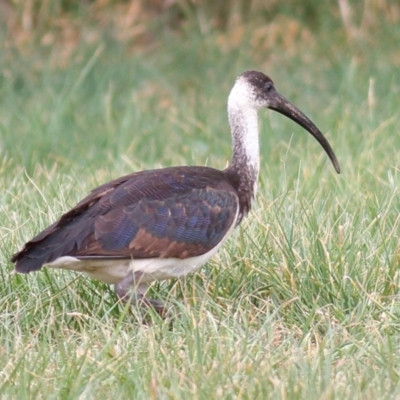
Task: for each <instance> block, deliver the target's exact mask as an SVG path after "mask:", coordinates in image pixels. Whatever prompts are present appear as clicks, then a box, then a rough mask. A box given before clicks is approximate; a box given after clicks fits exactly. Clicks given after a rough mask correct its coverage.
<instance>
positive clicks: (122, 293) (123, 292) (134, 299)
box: [114, 272, 167, 317]
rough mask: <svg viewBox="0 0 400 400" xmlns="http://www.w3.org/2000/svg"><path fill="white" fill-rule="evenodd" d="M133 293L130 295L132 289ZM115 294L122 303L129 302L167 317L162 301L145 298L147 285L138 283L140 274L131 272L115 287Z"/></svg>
mask: <svg viewBox="0 0 400 400" xmlns="http://www.w3.org/2000/svg"><path fill="white" fill-rule="evenodd" d="M134 287H135V291H134V292H133V293H132V288H134ZM114 290H115V294H116V295H117V297H118V299H120V300H121V301H123V302H124V303H127V302H130V303H131V304H134V305H137V304H138V305H140V306H143V307H152V308H153V309H154V310H155V311H156V312H157V313H158V314H159V315H160V316H161V317H165V316H166V315H167V309H166V307H165V305H164V303H163V302H162V301H158V300H153V299H149V298H147V297H146V291H147V284H144V283H142V284H141V283H140V274H137V273H134V272H131V273H129V274H128V275H127V276H126V277H125V278H124V279H122V281H119V282H118V283H117V284H116V285H115V289H114Z"/></svg>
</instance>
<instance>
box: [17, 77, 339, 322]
mask: <svg viewBox="0 0 400 400" xmlns="http://www.w3.org/2000/svg"><path fill="white" fill-rule="evenodd" d="M263 108H266V109H270V110H274V111H276V112H278V113H280V114H283V115H284V116H286V117H288V118H289V119H291V120H293V121H294V122H296V123H297V124H299V125H300V126H301V127H303V128H304V129H305V130H306V131H308V132H309V133H310V134H311V135H312V136H313V137H314V138H315V139H316V140H317V141H318V142H319V143H320V145H321V146H322V148H323V149H324V150H325V152H326V154H327V155H328V157H329V158H330V160H331V162H332V164H333V167H334V168H335V170H336V172H337V173H338V174H339V173H340V166H339V162H338V160H337V158H336V155H335V153H334V152H333V150H332V147H331V146H330V144H329V142H328V141H327V139H326V138H325V136H324V135H323V134H322V132H321V131H320V130H319V129H318V128H317V127H316V125H315V124H314V123H313V122H312V121H311V120H310V119H309V118H308V117H307V116H306V115H305V114H304V113H303V112H302V111H300V110H299V109H298V108H297V107H295V106H294V105H293V104H292V103H290V102H289V101H288V100H287V99H286V98H285V97H283V96H282V95H281V94H279V92H278V91H277V90H276V89H275V85H274V83H273V81H272V79H271V78H270V77H269V76H267V75H265V74H264V73H262V72H258V71H253V70H250V71H246V72H244V73H242V74H241V75H239V76H238V77H237V79H236V81H235V83H234V86H233V87H232V89H231V92H230V94H229V96H228V107H227V109H228V120H229V125H230V130H231V137H232V158H231V161H230V163H229V164H228V167H227V168H226V169H224V170H218V169H214V168H211V167H205V166H175V167H168V168H161V169H152V170H145V171H141V172H135V173H132V174H129V175H126V176H123V177H120V178H117V179H115V180H112V181H110V182H108V183H105V184H103V185H101V186H99V187H97V188H95V189H93V190H92V191H91V192H90V194H89V195H88V196H87V197H85V198H84V199H83V200H81V201H80V202H79V203H78V204H77V205H76V206H75V207H73V208H72V209H71V210H69V211H68V212H66V213H65V214H63V215H62V216H61V217H60V218H59V219H58V220H57V221H56V222H54V223H53V224H52V225H50V226H49V227H47V228H46V229H44V230H43V231H42V232H40V233H39V234H38V235H37V236H35V237H34V238H33V239H31V240H30V241H28V242H27V243H26V244H25V245H24V246H23V248H22V249H21V250H20V251H19V252H17V253H15V254H14V255H13V256H12V258H11V261H12V262H13V263H15V271H16V272H18V273H25V274H26V273H29V272H32V271H38V270H40V269H41V268H42V267H43V266H46V267H50V268H55V269H66V270H72V271H76V272H82V273H86V274H87V275H89V276H90V277H91V278H94V279H97V280H100V281H103V282H105V283H107V284H111V285H114V291H115V294H116V296H117V299H119V300H120V301H122V302H123V303H127V302H129V303H131V304H139V305H140V306H142V307H147V308H152V309H153V310H155V311H156V312H157V313H159V314H160V315H165V313H166V312H167V309H168V308H167V306H166V305H165V304H164V303H163V302H162V301H159V300H155V299H151V298H149V297H148V296H147V291H148V286H149V284H150V283H151V282H153V281H159V280H167V279H173V278H179V277H182V276H184V275H187V274H189V273H191V272H193V271H195V270H197V269H198V268H199V267H200V266H202V265H203V264H205V263H206V262H207V261H208V260H209V259H210V258H211V257H212V256H213V255H214V254H215V253H216V252H217V251H218V250H219V249H220V248H221V246H222V244H223V243H224V242H225V241H226V239H227V238H228V237H229V235H230V234H231V233H232V231H233V229H234V228H235V227H237V226H238V225H239V224H240V223H241V221H242V220H243V218H244V217H246V215H247V214H248V213H249V211H250V209H251V207H252V205H253V202H254V198H255V195H256V191H257V180H258V176H259V170H260V156H259V129H258V111H259V110H260V109H263Z"/></svg>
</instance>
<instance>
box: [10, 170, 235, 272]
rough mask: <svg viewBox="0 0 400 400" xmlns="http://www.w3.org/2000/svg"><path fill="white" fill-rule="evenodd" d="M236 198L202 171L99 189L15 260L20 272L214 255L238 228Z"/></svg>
mask: <svg viewBox="0 0 400 400" xmlns="http://www.w3.org/2000/svg"><path fill="white" fill-rule="evenodd" d="M238 208H239V204H238V197H237V194H236V191H235V189H234V188H233V186H232V185H231V183H230V182H229V180H227V177H226V175H225V173H224V172H222V171H218V170H214V169H212V168H206V167H175V168H166V169H162V170H152V171H143V172H139V173H136V174H132V175H128V176H126V177H123V178H119V179H117V180H115V181H111V182H109V183H107V184H105V185H102V186H99V187H98V188H97V189H95V190H94V191H92V193H91V194H90V195H89V196H87V197H86V198H85V199H83V200H82V201H81V202H80V203H78V204H77V205H76V206H75V207H74V208H73V209H71V210H70V211H69V212H67V213H66V214H64V215H63V216H62V217H61V218H60V220H59V221H57V222H56V223H54V224H53V225H51V226H49V227H48V228H47V229H45V230H44V231H42V232H41V233H39V235H37V236H36V237H35V238H33V239H32V240H31V241H29V242H27V243H26V244H25V246H24V248H23V249H22V250H21V251H20V252H19V253H16V254H14V256H13V257H12V261H13V262H15V263H16V270H17V271H18V272H25V273H27V272H30V271H35V270H39V269H40V268H41V266H42V265H43V264H46V263H50V262H52V261H54V260H55V259H57V258H58V257H61V256H73V257H77V258H99V257H100V258H108V257H110V258H120V257H122V258H136V259H139V258H155V257H161V258H171V257H176V258H187V257H192V256H198V255H201V254H204V253H206V252H208V251H209V250H211V249H212V248H213V247H215V246H216V245H217V244H218V243H219V242H220V241H221V240H222V239H223V237H224V236H225V235H226V233H227V232H228V231H229V228H230V227H231V226H232V225H233V224H234V223H235V222H236V219H237V214H238Z"/></svg>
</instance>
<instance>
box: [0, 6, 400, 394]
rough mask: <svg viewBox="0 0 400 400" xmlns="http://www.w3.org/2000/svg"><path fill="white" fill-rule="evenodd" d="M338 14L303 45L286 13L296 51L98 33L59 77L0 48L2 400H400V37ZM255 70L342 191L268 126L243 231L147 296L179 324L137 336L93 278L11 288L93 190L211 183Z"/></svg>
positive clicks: (303, 147) (25, 282)
mask: <svg viewBox="0 0 400 400" xmlns="http://www.w3.org/2000/svg"><path fill="white" fill-rule="evenodd" d="M381 3H382V2H381ZM381 3H379V4H381ZM383 3H384V2H383ZM179 4H180V5H181V6H182V7H184V6H187V5H188V4H189V2H184V1H182V2H180V3H179ZM371 4H375V3H373V2H372V3H371ZM376 4H378V2H377V3H376ZM366 7H367V6H366ZM336 11H337V14H335V13H333V14H332V15H330V14H329V15H326V16H325V17H322V16H321V13H319V14H318V15H319V18H317V19H316V22H315V25H314V26H311V28H310V27H309V26H308V25H307V19H306V18H305V17H304V18H305V19H304V21H306V22H304V23H303V22H302V21H303V19H300V20H297V19H296V18H293V15H291V14H290V13H289V11H287V13H286V14H285V13H284V12H281V13H280V14H279V15H277V17H276V21H285V24H286V25H285V26H287V27H289V28H290V30H289V31H290V32H289V33H286V35H285V34H284V30H283V29H282V28H281V27H280V25H279V23H277V22H276V23H275V22H273V21H272V22H271V23H270V24H269V25H267V26H263V25H257V24H254V27H252V29H251V30H250V29H244V30H243V32H242V33H240V32H241V31H240V29H239V28H240V26H239V27H238V29H239V31H240V32H239V33H240V34H238V35H239V39H237V42H236V41H235V40H233V38H236V37H237V36H236V31H232V30H229V29H227V30H217V29H214V28H212V27H208V28H207V29H206V34H204V32H203V31H202V29H200V28H199V29H193V31H190V30H189V29H187V26H186V27H185V26H184V27H183V29H182V31H181V32H180V33H177V32H173V31H172V32H171V31H168V32H167V33H164V34H163V35H159V33H157V29H158V28H155V33H154V35H155V38H156V40H155V43H156V44H153V45H152V46H150V47H149V48H142V47H140V48H139V50H137V48H136V47H135V46H132V43H127V42H123V41H117V40H115V39H114V38H113V37H112V35H111V36H108V34H107V32H105V33H104V35H100V36H99V37H98V39H97V41H95V42H93V43H88V42H86V43H85V42H84V41H83V42H82V43H81V44H79V45H77V46H76V48H74V50H73V52H72V53H71V55H70V57H69V58H68V62H67V63H66V64H65V65H64V63H63V66H60V65H58V64H57V63H56V65H55V64H54V60H55V59H57V57H58V56H59V51H60V50H59V49H57V47H54V46H50V47H46V46H45V45H42V44H38V43H36V44H34V45H33V47H29V48H28V49H26V48H20V47H14V46H12V45H7V46H4V49H3V52H2V54H3V56H2V57H1V58H0V72H1V74H0V104H1V107H0V153H1V161H0V187H1V188H2V190H1V194H0V235H1V243H2V246H1V251H0V279H1V284H0V310H1V311H0V398H32V399H34V398H49V399H50V398H57V399H58V398H62V399H64V398H65V399H67V398H68V399H69V398H96V399H97V398H100V399H101V398H111V397H112V398H135V399H141V398H143V399H147V398H154V399H156V398H157V399H164V398H173V399H175V398H176V399H177V398H198V399H203V398H217V397H220V398H224V399H225V398H226V399H230V398H244V399H258V398H259V399H265V398H274V399H275V398H282V399H333V398H338V399H342V398H352V399H357V398H358V399H374V398H393V399H394V398H398V397H399V395H400V382H399V374H400V358H399V352H400V323H399V318H400V307H399V302H398V300H399V294H400V290H399V288H400V276H399V272H398V271H399V266H400V240H399V232H400V196H399V187H400V186H399V183H400V172H399V161H398V160H399V159H400V157H399V149H400V136H399V134H398V132H399V130H400V122H399V112H398V109H399V92H400V80H399V79H400V78H399V74H398V67H399V64H400V52H399V50H398V40H399V37H400V29H399V28H398V24H397V25H396V24H394V23H391V21H390V20H385V21H386V25H385V26H383V27H382V29H381V30H379V31H373V32H374V33H373V34H372V31H371V33H369V31H368V29H367V28H370V27H371V26H374V25H373V22H374V21H373V20H372V21H371V20H367V22H368V21H369V23H370V24H372V25H370V26H367V27H366V28H365V27H364V28H363V29H361V28H360V32H359V33H360V35H358V36H356V37H350V36H349V33H348V31H346V29H344V28H343V27H342V26H341V23H340V18H339V17H337V15H339V11H338V10H336ZM364 11H365V10H364ZM367 11H368V10H367ZM378 11H379V10H378ZM190 12H193V10H192V9H191V8H190ZM365 15H367V13H366V14H365ZM378 16H379V17H380V18H382V19H383V18H384V16H383V15H381V14H379V15H378ZM378 16H377V18H378ZM193 18H195V19H196V18H197V17H196V15H195V16H194V17H193ZM189 22H190V20H189ZM358 23H359V21H355V22H354V24H358ZM364 25H365V23H364ZM189 26H190V24H189ZM193 26H196V23H193ZM356 26H358V25H356ZM328 27H329V30H327V29H326V28H328ZM360 27H361V22H360ZM231 29H233V28H231ZM265 29H267V31H265ZM271 36H273V37H274V38H276V39H277V40H276V41H275V42H273V43H270V41H269V40H270V37H271ZM280 39H282V40H280ZM283 39H284V40H283ZM250 68H255V69H259V70H263V71H265V72H267V73H268V74H270V75H271V76H272V77H273V78H274V80H275V83H276V86H277V88H278V90H279V91H280V92H281V93H283V94H284V95H285V96H286V97H287V98H289V99H290V100H292V101H293V102H294V103H295V104H296V105H298V106H299V107H300V108H301V109H302V110H303V111H304V112H305V113H306V114H308V115H309V116H310V117H311V118H312V119H313V120H314V122H315V123H316V124H317V125H318V126H319V127H320V128H321V129H322V131H323V132H325V133H326V136H327V137H328V139H329V141H330V142H331V144H332V147H333V148H334V150H335V152H336V154H337V156H338V158H339V161H340V163H341V166H342V174H341V175H340V176H336V174H335V172H334V170H333V168H332V166H331V165H330V164H329V161H328V160H327V157H326V156H325V154H324V153H323V150H322V149H321V148H320V147H319V146H318V144H317V143H315V141H314V140H313V139H312V138H311V137H310V136H309V135H307V134H306V133H305V132H304V131H303V130H302V129H301V128H298V127H296V126H295V125H294V124H293V123H292V122H290V121H288V120H286V119H285V118H284V117H282V116H280V115H277V114H274V113H270V112H265V111H262V112H261V113H260V123H261V124H260V125H261V135H260V140H261V157H262V161H261V176H260V185H259V186H260V187H259V194H258V197H257V204H256V205H255V207H254V210H253V212H252V213H251V215H250V216H249V217H248V219H247V220H246V221H245V222H244V223H243V224H242V226H241V227H240V228H239V229H237V230H236V231H235V233H234V235H233V237H232V238H231V239H230V240H229V241H228V243H226V245H225V246H224V247H223V249H222V250H221V251H220V252H219V253H218V255H217V256H215V257H214V258H213V259H212V260H211V261H210V262H209V263H208V264H207V265H206V266H205V267H203V268H202V269H201V270H200V271H199V272H197V273H196V274H193V275H191V276H188V277H186V278H184V279H181V280H178V281H171V282H161V283H157V284H155V285H154V286H153V287H152V289H151V290H152V292H153V296H154V297H156V298H159V299H162V300H167V301H168V302H169V303H170V304H171V307H173V308H174V309H175V310H176V311H177V313H179V318H176V320H175V321H174V323H173V325H172V326H171V325H170V324H166V323H165V322H164V321H162V320H160V319H159V318H158V317H157V316H156V315H149V316H148V318H149V320H150V324H149V325H143V324H141V323H140V322H141V320H142V317H143V316H142V314H141V313H140V310H136V309H134V308H128V307H123V306H122V305H120V304H117V303H116V300H115V297H114V295H113V293H112V290H111V288H109V287H108V286H107V285H104V284H102V283H99V282H96V281H92V280H90V279H89V278H87V277H80V276H77V275H75V274H73V273H68V272H65V271H50V270H48V271H47V270H44V271H42V272H40V273H36V274H31V275H29V276H21V275H15V274H13V273H12V269H13V267H12V265H11V263H10V261H9V260H10V257H11V255H12V253H13V252H15V251H16V250H17V249H19V248H20V246H21V245H22V244H23V243H24V242H25V241H26V240H28V239H30V238H31V237H32V236H33V235H34V234H36V233H37V232H39V231H40V230H41V229H43V228H45V227H46V226H47V225H48V224H49V223H51V222H52V221H54V220H55V219H56V218H57V217H59V216H60V215H61V214H62V213H63V212H65V211H66V210H68V209H69V208H70V207H72V206H73V205H74V204H75V203H76V202H77V201H78V200H79V199H81V198H82V197H83V196H84V195H85V194H86V193H87V192H88V191H89V190H90V189H91V188H93V187H95V186H96V185H98V184H100V183H102V182H105V181H107V180H109V179H111V178H114V177H117V176H120V175H123V174H126V173H129V172H132V171H136V170H140V169H144V168H154V167H160V166H169V165H178V164H198V165H204V164H207V165H212V166H215V167H218V168H223V167H224V166H225V165H226V163H227V161H228V160H229V157H230V141H229V132H228V126H227V118H226V111H225V108H226V106H225V104H226V98H227V95H228V93H229V90H230V87H231V86H232V84H233V81H234V78H235V76H236V75H238V74H239V73H240V72H242V71H244V70H246V69H250Z"/></svg>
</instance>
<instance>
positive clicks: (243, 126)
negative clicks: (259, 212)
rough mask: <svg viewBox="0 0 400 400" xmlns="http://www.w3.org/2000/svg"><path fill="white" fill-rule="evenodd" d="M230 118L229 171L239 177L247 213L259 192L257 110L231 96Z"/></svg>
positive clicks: (241, 195) (239, 189) (239, 187)
mask: <svg viewBox="0 0 400 400" xmlns="http://www.w3.org/2000/svg"><path fill="white" fill-rule="evenodd" d="M228 117H229V124H230V126H231V133H232V146H233V155H232V160H231V163H230V165H229V167H228V169H227V171H228V172H230V173H233V174H234V175H236V176H237V181H238V192H239V196H240V197H242V198H243V201H246V202H247V204H248V205H247V206H246V207H245V208H246V209H247V210H245V211H246V212H247V211H249V209H250V207H251V203H252V201H253V199H254V196H255V194H256V191H257V180H258V174H259V170H260V155H259V138H258V119H257V110H256V109H254V108H252V107H243V104H240V102H237V101H235V97H233V98H232V96H230V99H229V102H228Z"/></svg>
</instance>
